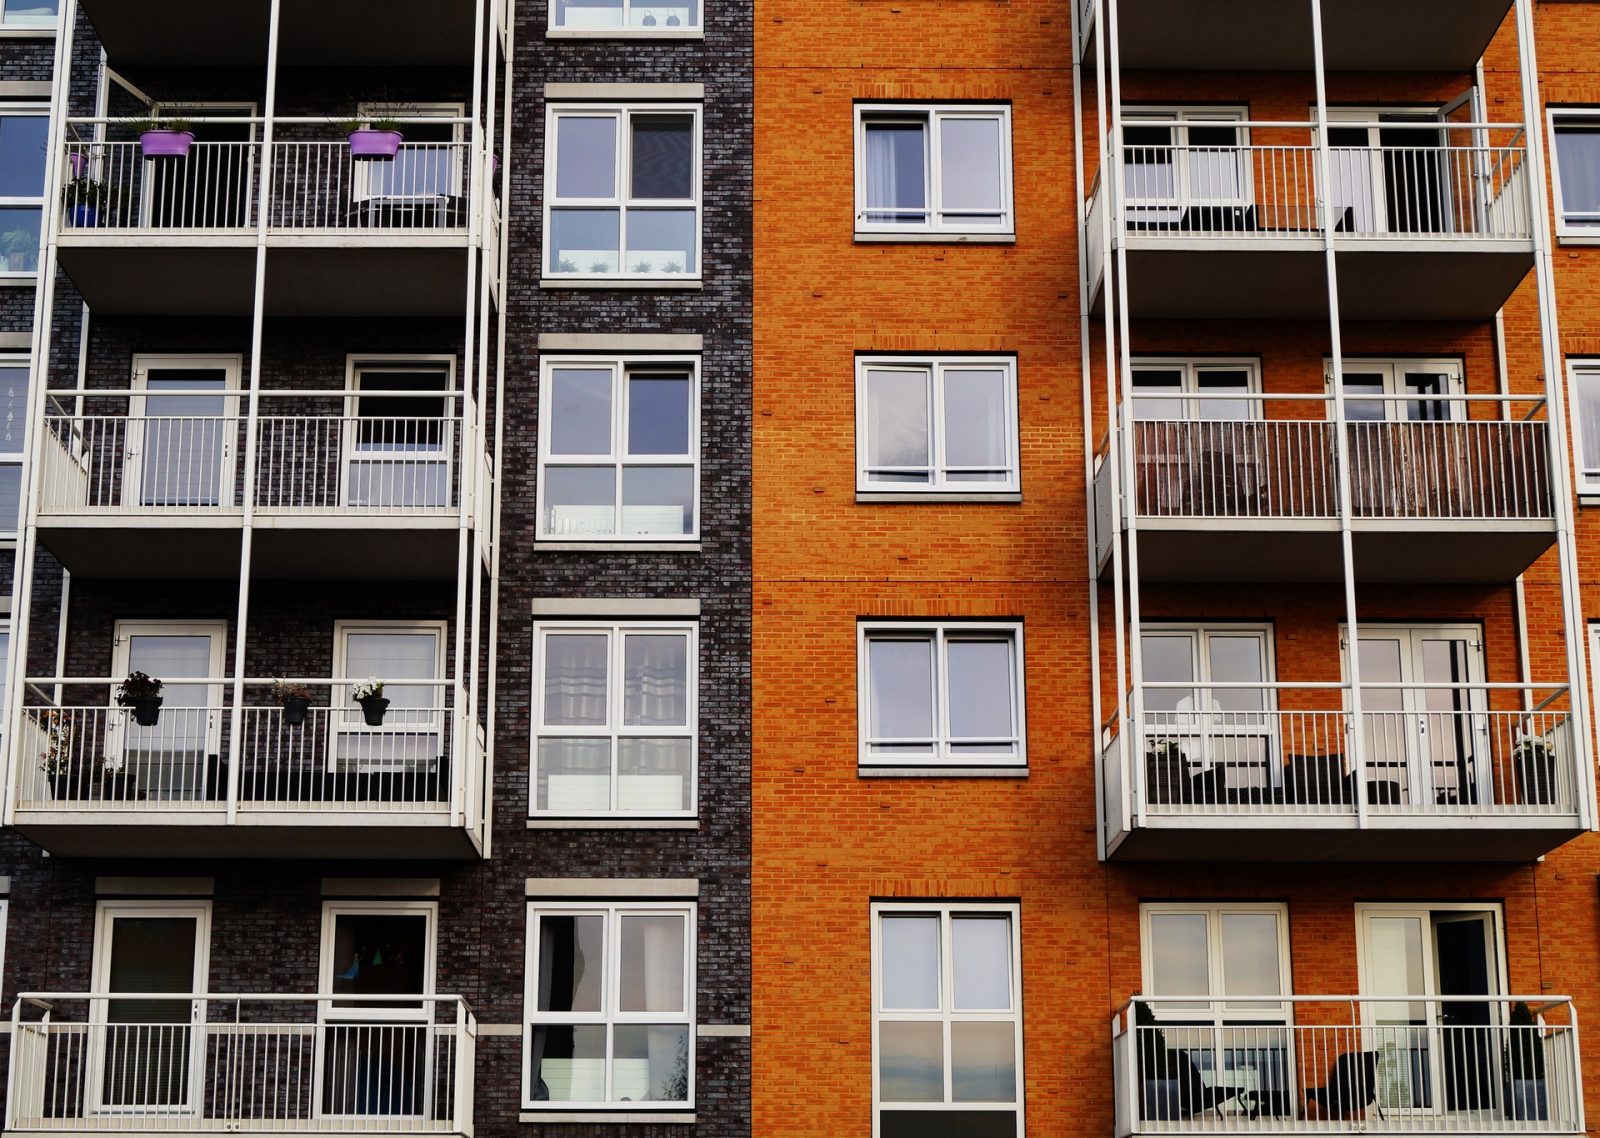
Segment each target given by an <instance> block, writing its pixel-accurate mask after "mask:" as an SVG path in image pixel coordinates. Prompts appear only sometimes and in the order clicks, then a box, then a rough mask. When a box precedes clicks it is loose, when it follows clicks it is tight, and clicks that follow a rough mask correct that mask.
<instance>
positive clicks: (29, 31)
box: [0, 25, 56, 40]
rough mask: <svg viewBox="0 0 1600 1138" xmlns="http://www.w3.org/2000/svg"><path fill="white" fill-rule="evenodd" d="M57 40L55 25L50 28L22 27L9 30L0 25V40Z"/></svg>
mask: <svg viewBox="0 0 1600 1138" xmlns="http://www.w3.org/2000/svg"><path fill="white" fill-rule="evenodd" d="M55 38H56V29H55V27H54V25H52V26H50V27H48V28H29V27H23V26H21V25H19V26H17V27H14V28H8V27H5V26H3V25H0V40H53V39H55Z"/></svg>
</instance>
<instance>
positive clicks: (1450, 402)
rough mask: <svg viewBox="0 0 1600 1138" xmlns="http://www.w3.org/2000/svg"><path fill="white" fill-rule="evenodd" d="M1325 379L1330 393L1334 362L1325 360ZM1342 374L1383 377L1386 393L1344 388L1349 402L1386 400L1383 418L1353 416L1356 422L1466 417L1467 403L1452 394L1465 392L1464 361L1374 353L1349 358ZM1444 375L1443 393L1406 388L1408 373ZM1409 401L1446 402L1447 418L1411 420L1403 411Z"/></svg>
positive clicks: (1460, 418) (1402, 421)
mask: <svg viewBox="0 0 1600 1138" xmlns="http://www.w3.org/2000/svg"><path fill="white" fill-rule="evenodd" d="M1322 367H1323V381H1324V385H1325V386H1326V387H1327V389H1328V391H1329V393H1330V394H1331V393H1332V390H1333V363H1332V361H1331V360H1327V359H1324V360H1323V364H1322ZM1340 370H1341V374H1342V375H1343V376H1344V377H1345V378H1348V377H1349V375H1350V373H1351V372H1376V373H1378V374H1380V375H1382V376H1383V395H1382V396H1381V397H1380V396H1377V395H1361V394H1353V393H1351V392H1350V391H1349V390H1348V389H1346V390H1345V393H1344V398H1345V401H1346V402H1347V403H1371V402H1375V401H1376V400H1378V399H1379V398H1382V399H1383V418H1382V419H1352V420H1350V422H1353V423H1378V422H1383V423H1409V422H1452V423H1459V422H1464V421H1465V420H1466V419H1467V405H1466V403H1464V402H1463V401H1462V400H1460V399H1455V398H1452V396H1457V395H1463V394H1465V392H1466V385H1467V381H1466V368H1465V366H1464V365H1463V363H1462V361H1461V360H1460V359H1459V358H1457V359H1443V358H1439V359H1428V358H1425V357H1420V356H1418V357H1403V356H1371V357H1365V356H1363V357H1352V358H1346V359H1344V360H1343V361H1342V362H1341V365H1340ZM1413 374H1415V375H1443V376H1445V377H1446V380H1447V387H1448V390H1446V391H1445V392H1443V393H1442V394H1440V395H1419V394H1416V393H1415V392H1411V391H1407V390H1406V387H1405V377H1406V376H1407V375H1413ZM1407 403H1443V404H1444V408H1445V417H1444V419H1442V420H1440V419H1431V420H1430V419H1422V420H1414V419H1408V418H1406V417H1405V416H1404V415H1403V414H1401V413H1400V412H1401V410H1402V409H1403V407H1404V405H1405V404H1407Z"/></svg>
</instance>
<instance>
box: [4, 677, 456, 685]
mask: <svg viewBox="0 0 1600 1138" xmlns="http://www.w3.org/2000/svg"><path fill="white" fill-rule="evenodd" d="M126 678H127V677H126V676H108V677H107V676H25V677H24V678H23V681H22V682H23V683H25V684H34V685H49V684H77V685H82V686H88V685H92V684H120V683H121V682H122V681H123V680H125V679H126ZM371 678H372V677H371V676H355V677H345V678H339V677H335V678H332V679H330V678H328V677H327V676H310V677H301V676H265V677H254V678H252V677H248V676H247V677H245V678H244V679H243V680H240V681H238V682H240V683H243V684H246V685H264V686H265V685H271V684H275V683H280V682H281V683H290V684H306V685H316V686H328V687H337V686H340V685H345V684H364V683H366V682H367V680H369V679H371ZM161 682H162V683H163V684H168V685H170V684H231V683H233V682H235V680H234V677H233V676H178V677H167V676H163V677H161ZM383 682H384V684H385V685H387V686H389V687H412V688H419V687H432V688H451V687H454V686H455V680H454V679H453V678H452V677H448V676H447V677H444V678H443V679H435V680H408V679H393V680H391V679H388V678H385V679H384V681H383Z"/></svg>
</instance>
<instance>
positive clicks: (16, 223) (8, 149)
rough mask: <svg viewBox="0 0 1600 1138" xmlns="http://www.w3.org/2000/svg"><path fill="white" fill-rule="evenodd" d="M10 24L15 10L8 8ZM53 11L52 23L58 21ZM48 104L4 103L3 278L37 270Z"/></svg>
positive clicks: (0, 127) (0, 149)
mask: <svg viewBox="0 0 1600 1138" xmlns="http://www.w3.org/2000/svg"><path fill="white" fill-rule="evenodd" d="M5 11H6V15H7V20H6V23H7V24H10V23H11V22H12V21H11V19H10V16H11V13H12V9H11V8H10V7H7V8H6V10H5ZM54 21H55V16H54V11H53V10H52V12H51V17H50V22H51V23H54ZM24 22H26V21H24ZM49 138H50V108H49V107H48V106H45V105H42V104H35V103H0V277H6V276H11V277H17V276H27V275H32V274H33V273H37V272H38V271H39V227H40V225H41V223H42V221H43V217H44V169H45V157H46V155H45V148H46V146H47V145H48V142H49Z"/></svg>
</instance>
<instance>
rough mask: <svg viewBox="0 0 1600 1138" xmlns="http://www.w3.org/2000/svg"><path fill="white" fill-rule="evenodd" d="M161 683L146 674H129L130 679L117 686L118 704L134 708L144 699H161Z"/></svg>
mask: <svg viewBox="0 0 1600 1138" xmlns="http://www.w3.org/2000/svg"><path fill="white" fill-rule="evenodd" d="M160 696H161V681H160V680H158V679H156V678H155V677H154V676H149V675H146V674H145V673H144V672H129V673H128V678H127V679H125V680H123V681H122V683H121V684H119V685H118V686H117V703H118V704H119V705H121V706H122V707H132V706H133V705H134V704H135V703H138V702H139V701H140V700H142V699H159V698H160Z"/></svg>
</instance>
